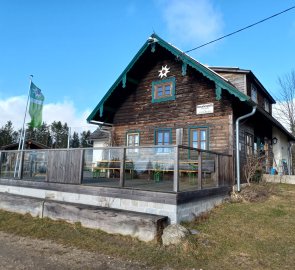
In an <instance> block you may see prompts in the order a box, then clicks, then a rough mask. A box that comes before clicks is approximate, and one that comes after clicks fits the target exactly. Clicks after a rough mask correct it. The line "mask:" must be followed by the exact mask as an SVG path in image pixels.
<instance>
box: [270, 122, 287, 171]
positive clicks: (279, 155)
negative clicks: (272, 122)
mask: <svg viewBox="0 0 295 270" xmlns="http://www.w3.org/2000/svg"><path fill="white" fill-rule="evenodd" d="M272 137H273V138H274V137H276V138H277V139H278V142H277V143H276V144H274V145H273V148H272V149H273V154H274V159H275V162H274V164H273V167H275V168H276V169H277V171H278V172H279V173H282V160H283V159H284V160H286V161H287V165H288V169H289V163H290V160H289V159H290V157H289V151H288V147H289V142H288V138H287V136H286V135H285V134H283V133H282V132H281V131H280V130H279V129H277V128H276V127H273V129H272Z"/></svg>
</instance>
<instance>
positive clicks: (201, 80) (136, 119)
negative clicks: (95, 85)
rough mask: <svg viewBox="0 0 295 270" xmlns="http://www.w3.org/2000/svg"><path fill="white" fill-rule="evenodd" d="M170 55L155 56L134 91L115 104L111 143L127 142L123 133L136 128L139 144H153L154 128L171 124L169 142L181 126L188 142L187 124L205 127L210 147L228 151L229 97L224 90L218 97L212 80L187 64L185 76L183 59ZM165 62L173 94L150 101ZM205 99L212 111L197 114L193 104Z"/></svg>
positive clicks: (186, 143) (168, 126) (210, 148)
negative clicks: (173, 57)
mask: <svg viewBox="0 0 295 270" xmlns="http://www.w3.org/2000/svg"><path fill="white" fill-rule="evenodd" d="M170 57H171V56H170V55H169V56H168V55H167V56H165V54H164V56H163V55H162V56H161V57H160V56H159V57H157V59H158V60H157V62H156V63H155V64H154V66H153V67H152V68H150V69H149V70H147V72H145V73H144V75H143V76H142V78H141V79H140V80H139V84H138V85H137V86H136V87H135V89H134V91H132V93H131V94H130V95H129V96H128V97H127V98H126V99H125V100H123V101H122V103H121V104H120V106H119V107H118V108H116V112H115V114H114V118H113V123H114V128H113V144H114V145H126V133H127V132H128V131H135V130H136V131H139V132H140V144H141V145H153V144H154V134H155V133H154V132H155V129H157V128H171V129H172V143H175V142H176V138H175V137H176V132H175V129H176V128H183V144H184V145H188V132H189V131H188V130H189V128H190V127H207V128H208V131H209V150H212V151H220V152H225V153H230V154H231V151H232V143H231V141H232V138H231V136H232V133H233V131H232V107H231V102H232V100H231V97H230V96H229V95H228V94H227V93H226V92H225V91H223V93H222V99H221V100H220V101H217V100H216V96H215V84H214V83H213V82H212V81H210V80H209V79H207V78H206V77H204V76H203V75H202V74H201V73H199V72H197V71H195V70H194V69H192V68H190V67H187V74H186V76H182V74H181V73H182V62H181V61H177V60H175V59H170ZM166 65H167V67H169V68H170V72H169V73H168V78H169V77H175V79H176V96H175V97H176V98H175V100H172V101H165V102H159V103H152V82H153V81H158V80H160V79H159V77H158V74H159V72H158V71H159V70H161V68H162V66H166ZM127 83H128V82H127ZM127 87H128V85H127ZM123 91H124V90H123ZM205 103H213V104H214V113H212V114H204V115H196V106H197V105H200V104H205Z"/></svg>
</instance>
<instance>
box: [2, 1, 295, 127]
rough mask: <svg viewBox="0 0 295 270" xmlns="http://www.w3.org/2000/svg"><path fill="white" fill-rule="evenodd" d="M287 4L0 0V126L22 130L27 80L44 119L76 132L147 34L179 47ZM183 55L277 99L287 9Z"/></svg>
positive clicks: (290, 33)
mask: <svg viewBox="0 0 295 270" xmlns="http://www.w3.org/2000/svg"><path fill="white" fill-rule="evenodd" d="M294 5H295V1H294V0H292V1H291V0H284V1H278V0H259V1H257V0H247V1H242V0H240V1H237V0H224V1H218V0H181V1H179V0H108V1H103V0H101V1H99V0H50V1H40V0H26V1H23V0H0V127H1V126H2V125H4V124H5V123H6V122H7V121H8V120H11V121H12V122H13V124H14V126H15V128H19V127H21V125H22V122H23V118H24V112H25V107H26V100H27V94H28V88H29V75H31V74H32V75H33V76H34V77H33V82H34V84H36V85H37V86H38V87H39V88H40V89H41V90H42V93H43V94H44V96H45V101H44V110H43V120H44V121H45V122H46V123H48V124H51V123H52V122H53V121H62V122H67V123H68V125H69V126H71V127H72V128H73V129H78V128H82V127H85V126H86V125H87V123H86V118H87V116H88V115H89V114H90V113H91V111H92V110H93V109H94V108H95V106H96V105H97V104H98V102H99V101H100V99H101V98H102V97H103V96H104V94H105V93H106V92H107V91H108V89H109V88H110V87H111V85H112V84H113V83H114V81H115V80H116V79H117V78H118V76H119V75H120V74H121V73H122V71H123V70H124V69H125V67H126V66H127V65H128V64H129V62H130V61H131V59H132V58H133V57H134V55H135V54H136V53H137V51H138V50H139V49H140V47H141V46H142V45H143V44H144V43H145V41H146V40H147V38H148V37H149V36H150V35H151V34H152V33H153V32H155V33H156V34H157V35H159V36H160V37H161V38H163V39H164V40H166V41H168V42H170V43H172V44H173V45H175V46H176V47H178V48H179V49H181V50H183V51H186V50H189V49H192V48H194V47H197V46H199V45H201V44H203V43H206V42H208V41H211V40H213V39H216V38H218V37H220V36H222V35H225V34H228V33H230V32H233V31H235V30H238V29H240V28H242V27H245V26H247V25H249V24H252V23H254V22H256V21H259V20H261V19H263V18H266V17H268V16H271V15H273V14H275V13H278V12H280V11H282V10H285V9H287V8H289V7H292V6H294ZM189 55H190V56H192V57H193V58H195V59H196V60H198V61H200V62H201V63H203V64H206V65H210V66H230V67H240V68H243V69H250V70H252V71H253V72H254V74H255V75H256V76H257V77H258V79H259V80H260V82H261V83H262V84H263V85H264V86H265V88H266V89H267V90H268V91H269V92H270V93H271V94H272V95H274V96H277V95H278V94H279V85H278V82H277V81H278V77H279V76H284V75H285V74H287V73H290V72H291V71H292V70H294V69H295V9H293V10H291V11H289V12H287V13H284V14H282V15H280V16H278V17H275V18H273V19H271V20H269V21H267V22H264V23H262V24H259V25H257V26H255V27H253V28H251V29H248V30H245V31H243V32H240V33H238V34H236V35H233V36H231V37H228V38H226V39H223V40H221V41H219V42H216V43H214V44H211V45H208V46H206V47H203V48H201V49H198V50H195V51H192V52H191V53H189ZM29 120H30V119H29V117H27V120H26V122H29Z"/></svg>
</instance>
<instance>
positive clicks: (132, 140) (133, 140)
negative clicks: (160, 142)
mask: <svg viewBox="0 0 295 270" xmlns="http://www.w3.org/2000/svg"><path fill="white" fill-rule="evenodd" d="M127 146H139V133H138V132H134V133H133V132H132V133H131V132H130V133H127Z"/></svg>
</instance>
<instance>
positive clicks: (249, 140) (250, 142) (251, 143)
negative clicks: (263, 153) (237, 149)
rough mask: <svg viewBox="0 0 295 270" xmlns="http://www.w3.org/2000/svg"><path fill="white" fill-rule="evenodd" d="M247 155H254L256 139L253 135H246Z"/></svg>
mask: <svg viewBox="0 0 295 270" xmlns="http://www.w3.org/2000/svg"><path fill="white" fill-rule="evenodd" d="M245 136H246V154H247V156H249V155H253V153H254V139H253V135H251V134H249V133H246V134H245Z"/></svg>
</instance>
